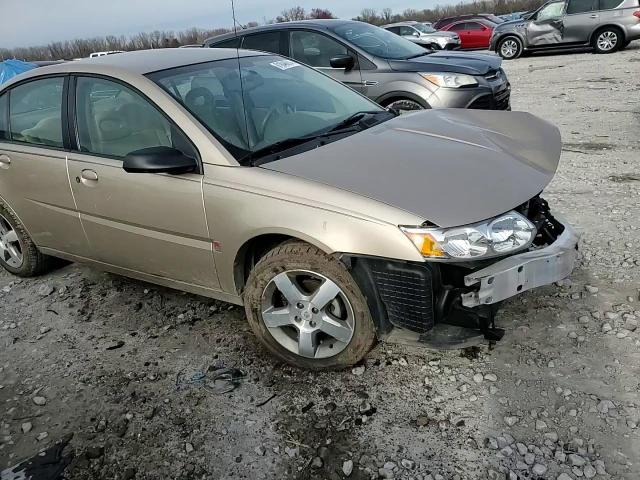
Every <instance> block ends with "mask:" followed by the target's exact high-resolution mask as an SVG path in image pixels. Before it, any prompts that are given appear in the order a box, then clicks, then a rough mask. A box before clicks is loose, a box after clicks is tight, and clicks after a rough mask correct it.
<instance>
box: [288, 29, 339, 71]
mask: <svg viewBox="0 0 640 480" xmlns="http://www.w3.org/2000/svg"><path fill="white" fill-rule="evenodd" d="M346 54H347V49H346V47H345V46H343V45H341V44H339V43H338V42H336V41H335V40H333V39H331V38H329V37H327V36H326V35H322V34H319V33H315V32H308V31H303V30H294V31H293V32H291V56H292V57H293V58H295V59H296V60H299V61H301V62H303V63H306V64H307V65H311V66H312V67H330V66H331V64H330V63H329V62H330V60H331V58H332V57H335V56H337V55H346Z"/></svg>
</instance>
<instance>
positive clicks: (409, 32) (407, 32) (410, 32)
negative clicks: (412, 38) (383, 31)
mask: <svg viewBox="0 0 640 480" xmlns="http://www.w3.org/2000/svg"><path fill="white" fill-rule="evenodd" d="M415 33H416V31H415V30H414V29H413V28H411V27H400V35H402V36H406V35H413V34H415Z"/></svg>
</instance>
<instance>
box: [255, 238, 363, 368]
mask: <svg viewBox="0 0 640 480" xmlns="http://www.w3.org/2000/svg"><path fill="white" fill-rule="evenodd" d="M244 303H245V310H246V314H247V318H248V320H249V324H250V325H251V328H252V330H253V332H254V333H255V335H256V336H257V337H258V338H259V339H260V341H261V342H262V343H263V344H264V345H265V346H266V347H267V349H268V350H269V351H270V352H271V353H273V354H274V355H275V356H277V357H278V358H280V359H282V360H284V361H285V362H287V363H288V364H290V365H293V366H297V367H302V368H308V369H322V368H341V367H346V366H349V365H353V364H355V363H357V362H359V361H360V360H361V359H362V358H363V357H364V356H365V355H366V354H367V353H368V352H369V350H370V349H371V348H372V347H373V345H374V343H375V340H376V335H375V333H376V330H375V326H374V323H373V320H372V319H371V314H370V313H369V308H368V307H367V303H366V300H365V299H364V296H363V295H362V293H361V292H360V289H359V287H358V285H357V284H356V282H355V281H354V280H353V278H352V277H351V275H350V274H349V272H348V271H347V269H346V268H345V267H344V265H342V263H341V262H340V261H339V260H337V259H336V258H334V257H331V256H328V255H326V254H325V253H324V252H322V251H320V250H319V249H317V248H316V247H314V246H312V245H309V244H307V243H304V242H301V241H290V242H286V243H283V244H281V245H279V246H277V247H276V248H274V249H273V250H271V251H270V252H269V253H267V254H266V255H265V256H264V257H262V259H260V261H259V262H258V263H257V264H256V265H255V267H254V268H253V270H252V271H251V274H250V275H249V279H248V281H247V286H246V289H245V293H244Z"/></svg>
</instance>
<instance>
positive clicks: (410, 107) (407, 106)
mask: <svg viewBox="0 0 640 480" xmlns="http://www.w3.org/2000/svg"><path fill="white" fill-rule="evenodd" d="M386 107H387V108H393V109H396V110H398V112H400V114H403V113H408V112H413V111H416V110H424V107H423V106H422V105H420V104H419V103H418V102H416V101H413V100H409V99H401V100H395V101H393V102H391V103H389V104H387V105H386Z"/></svg>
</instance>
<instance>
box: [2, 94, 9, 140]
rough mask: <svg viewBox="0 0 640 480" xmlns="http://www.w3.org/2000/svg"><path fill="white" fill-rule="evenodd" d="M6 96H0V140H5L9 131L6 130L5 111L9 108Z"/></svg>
mask: <svg viewBox="0 0 640 480" xmlns="http://www.w3.org/2000/svg"><path fill="white" fill-rule="evenodd" d="M7 98H9V97H8V95H7V94H6V93H5V94H3V95H0V140H7V138H8V137H9V129H8V128H7V109H8V108H9V102H7Z"/></svg>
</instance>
